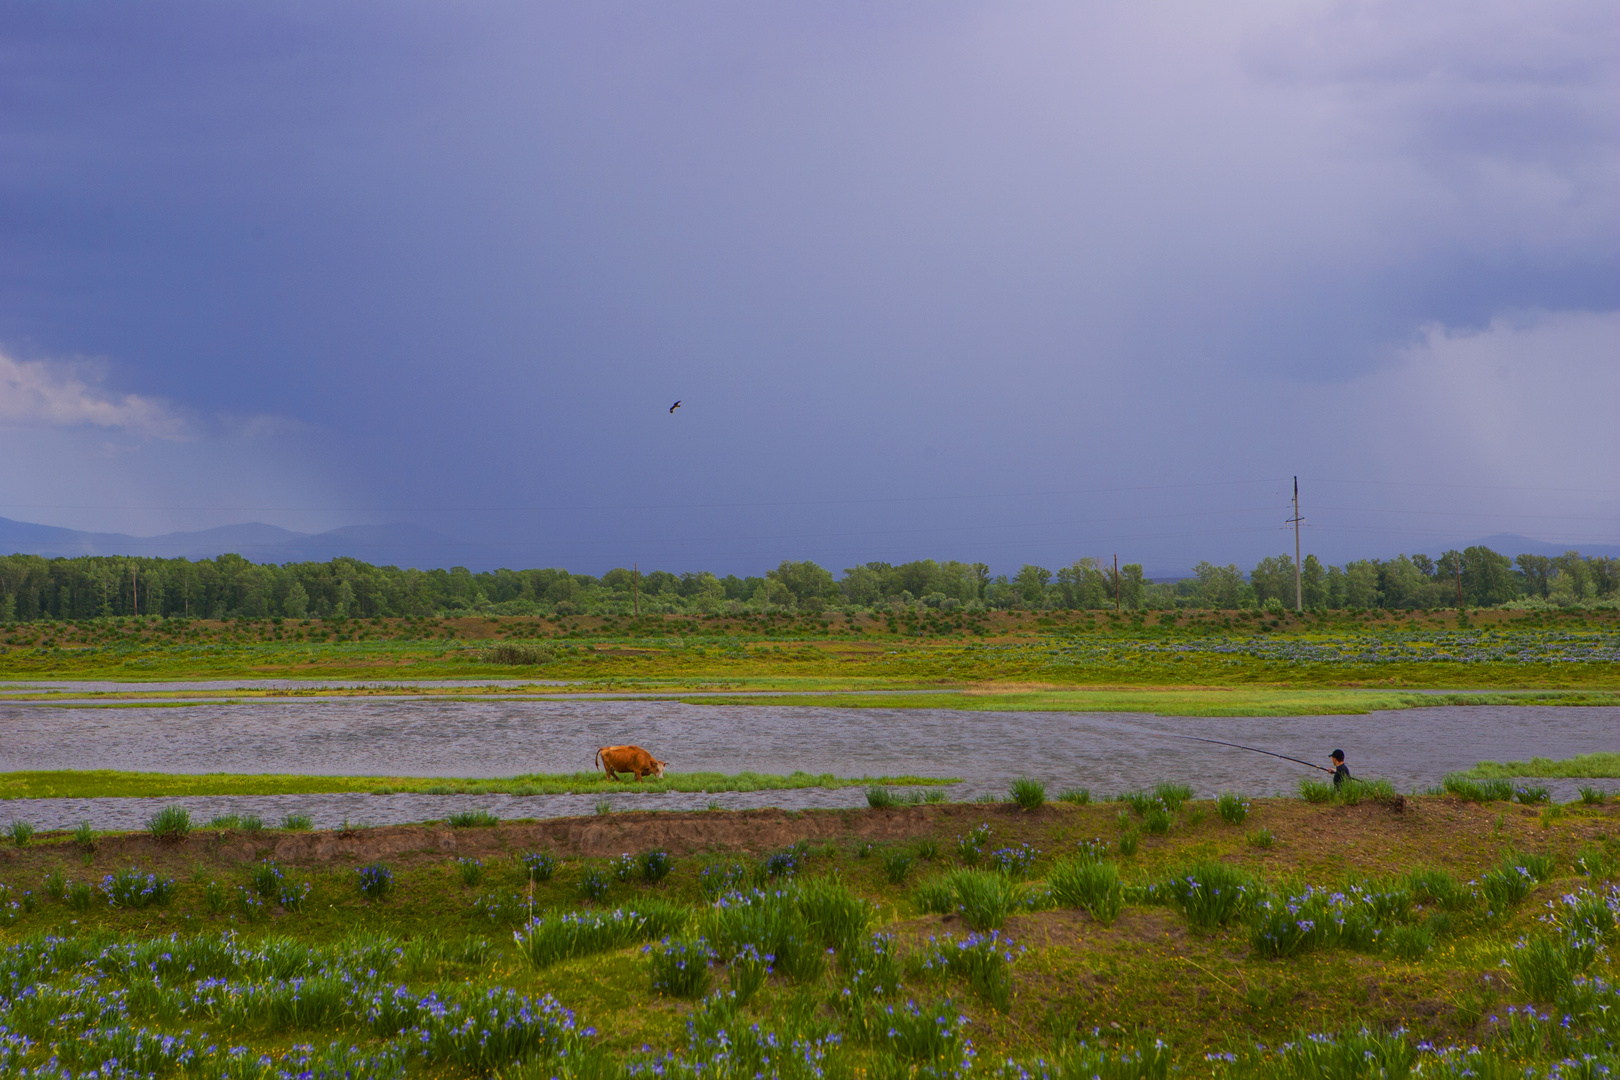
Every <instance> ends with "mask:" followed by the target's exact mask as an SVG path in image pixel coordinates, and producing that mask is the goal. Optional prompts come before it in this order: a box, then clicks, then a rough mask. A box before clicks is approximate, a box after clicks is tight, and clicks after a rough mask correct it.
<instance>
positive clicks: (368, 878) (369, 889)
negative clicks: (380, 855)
mask: <svg viewBox="0 0 1620 1080" xmlns="http://www.w3.org/2000/svg"><path fill="white" fill-rule="evenodd" d="M355 874H356V875H357V876H358V878H359V885H360V895H362V896H364V897H365V898H366V899H368V900H382V899H384V898H386V897H387V896H388V894H389V893H390V892H391V891H393V888H394V872H393V871H392V870H390V869H389V868H388V867H386V866H384V865H383V864H382V863H372V864H371V865H370V866H362V867H360V868H358V869H357V870H355Z"/></svg>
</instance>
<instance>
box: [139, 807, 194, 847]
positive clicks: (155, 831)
mask: <svg viewBox="0 0 1620 1080" xmlns="http://www.w3.org/2000/svg"><path fill="white" fill-rule="evenodd" d="M146 828H147V830H148V831H149V832H151V834H152V836H153V837H154V838H156V839H157V840H159V841H160V842H167V843H175V842H178V841H180V840H184V839H185V838H186V837H187V836H189V835H190V834H191V811H189V810H187V809H186V808H185V807H183V806H178V805H176V806H165V807H164V808H163V809H161V810H159V811H158V812H157V813H155V814H153V815H152V816H151V817H149V818H147V819H146Z"/></svg>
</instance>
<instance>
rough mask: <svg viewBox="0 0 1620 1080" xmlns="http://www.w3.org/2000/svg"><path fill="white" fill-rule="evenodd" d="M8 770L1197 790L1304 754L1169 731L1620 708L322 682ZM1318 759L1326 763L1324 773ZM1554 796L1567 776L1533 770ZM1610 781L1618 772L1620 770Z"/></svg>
mask: <svg viewBox="0 0 1620 1080" xmlns="http://www.w3.org/2000/svg"><path fill="white" fill-rule="evenodd" d="M0 725H3V726H0V771H13V770H21V769H123V770H136V771H154V772H179V773H203V772H234V773H317V774H333V775H390V776H466V777H502V776H513V775H517V774H520V773H528V772H571V771H575V770H588V769H590V768H592V764H593V761H592V759H593V757H594V754H595V751H596V748H597V747H599V746H603V745H607V744H613V743H636V744H639V745H642V746H645V747H647V748H648V749H649V750H651V751H653V752H654V753H655V754H657V755H658V756H660V757H662V758H665V759H667V760H668V761H669V763H670V768H671V769H672V770H674V771H678V772H690V771H698V770H714V771H719V772H727V773H735V772H740V771H744V770H752V771H757V772H765V773H789V772H793V771H795V770H803V771H805V772H810V773H824V772H830V773H835V774H837V775H839V776H862V775H872V776H877V775H885V774H887V775H900V774H915V775H923V776H941V777H959V778H961V780H962V783H961V784H960V785H957V786H955V787H953V788H951V789H949V791H950V797H951V798H952V799H971V798H973V797H975V796H977V795H980V794H985V793H996V794H1000V793H1002V792H1004V791H1005V790H1006V786H1007V783H1008V782H1009V781H1010V780H1011V779H1013V778H1015V777H1018V776H1032V777H1037V778H1039V779H1042V780H1045V781H1046V782H1047V783H1048V785H1049V786H1050V790H1051V792H1052V793H1053V794H1054V795H1055V794H1056V793H1057V791H1058V790H1061V789H1062V788H1066V787H1084V788H1088V789H1090V790H1091V791H1092V793H1093V794H1094V795H1096V796H1106V795H1108V794H1112V793H1114V792H1118V791H1122V790H1127V789H1132V788H1138V787H1144V786H1149V785H1152V784H1154V783H1156V782H1158V781H1161V780H1175V781H1180V782H1184V783H1187V784H1190V785H1192V787H1193V788H1194V790H1195V791H1197V792H1198V793H1199V794H1200V795H1202V796H1209V795H1214V794H1216V793H1217V792H1220V791H1238V792H1243V793H1248V794H1255V795H1269V794H1274V793H1279V792H1292V791H1293V790H1294V789H1295V785H1296V784H1297V782H1298V780H1299V778H1300V777H1301V776H1305V775H1311V774H1310V771H1309V770H1307V769H1305V768H1304V767H1302V766H1300V765H1295V764H1291V763H1289V762H1285V761H1279V760H1277V759H1274V758H1269V757H1265V756H1262V755H1260V754H1254V753H1248V752H1245V751H1241V750H1235V749H1228V748H1226V747H1221V746H1212V745H1209V744H1206V743H1198V742H1193V741H1188V740H1184V739H1179V738H1173V737H1171V736H1196V737H1201V738H1209V739H1220V740H1224V741H1228V742H1238V743H1244V744H1247V745H1250V746H1257V747H1263V748H1265V749H1268V750H1272V751H1275V752H1277V753H1281V754H1288V755H1291V756H1294V757H1298V758H1303V759H1305V760H1307V761H1320V762H1323V763H1324V764H1325V763H1326V760H1327V755H1328V753H1329V751H1331V750H1333V749H1334V748H1336V747H1342V748H1343V749H1344V750H1345V752H1346V754H1347V755H1348V758H1349V765H1350V768H1351V770H1352V771H1353V772H1354V773H1356V774H1357V775H1360V776H1366V777H1384V778H1387V779H1389V780H1391V781H1392V782H1394V784H1395V785H1396V786H1397V787H1398V788H1400V789H1402V790H1410V789H1412V788H1414V787H1416V788H1422V787H1425V786H1428V785H1430V784H1436V783H1439V781H1440V779H1441V778H1442V777H1443V776H1444V775H1445V774H1446V773H1448V772H1452V771H1455V770H1458V769H1465V768H1468V767H1469V766H1471V765H1473V764H1474V763H1475V762H1476V761H1479V760H1481V759H1494V760H1498V761H1503V760H1512V759H1523V758H1529V757H1533V756H1543V757H1552V758H1560V757H1569V756H1572V755H1575V754H1582V753H1590V752H1593V751H1599V750H1611V751H1612V750H1616V749H1620V709H1615V708H1603V707H1592V708H1551V707H1523V706H1475V707H1458V706H1446V707H1439V708H1432V709H1407V710H1403V711H1398V712H1375V713H1371V714H1368V715H1364V716H1296V717H1253V718H1208V719H1204V718H1188V717H1160V716H1151V715H1143V714H1128V713H1053V712H1037V713H984V712H977V713H964V712H953V711H948V710H933V709H876V708H874V709H833V708H814V707H811V708H805V707H793V708H773V707H735V706H731V707H718V706H706V705H701V704H683V703H680V702H674V701H602V700H597V701H586V700H564V701H555V700H550V701H533V700H525V701H432V700H406V699H388V700H364V699H361V700H355V699H318V700H308V699H306V700H295V701H251V702H243V703H239V704H227V703H209V704H203V705H196V706H191V707H186V708H151V709H147V708H119V709H63V708H48V707H37V706H33V705H23V704H16V705H10V706H7V707H6V708H5V709H4V711H3V712H0ZM1315 775H1318V776H1320V775H1321V774H1315ZM1542 782H1543V783H1546V784H1547V786H1549V787H1551V788H1552V789H1553V791H1554V792H1555V793H1556V794H1557V795H1558V796H1559V797H1561V798H1564V799H1568V798H1571V797H1573V796H1574V793H1575V789H1576V787H1577V786H1578V782H1576V781H1551V782H1547V781H1542ZM1599 786H1605V787H1610V788H1615V787H1620V781H1612V782H1607V783H1605V782H1600V783H1599ZM864 798H865V797H864V794H863V792H862V791H861V790H860V789H843V790H821V789H809V790H794V791H769V792H758V793H727V794H721V795H714V796H710V795H705V794H680V793H666V794H659V795H640V796H638V795H635V794H633V787H632V786H631V785H628V784H627V785H626V792H625V794H622V795H614V796H612V797H611V801H612V802H613V804H614V806H615V808H619V809H630V808H667V809H693V808H701V807H704V806H707V805H709V803H710V802H711V800H712V801H714V802H716V803H718V804H719V805H721V806H725V807H728V808H731V807H741V806H780V807H784V808H797V807H812V806H856V805H862V804H864ZM597 800H598V796H594V795H549V796H500V795H481V796H469V795H456V796H435V795H420V794H409V795H387V796H379V795H354V794H341V795H282V796H252V797H249V796H239V797H216V798H188V799H184V800H181V801H182V802H184V803H185V804H186V805H187V806H188V807H189V808H190V809H191V810H192V813H193V816H194V818H200V819H206V818H208V817H210V816H212V815H214V814H219V813H238V814H242V813H257V814H259V815H260V816H261V817H263V818H264V819H265V820H266V821H267V822H270V821H274V820H277V819H279V818H280V817H281V816H282V815H283V814H286V813H289V812H297V813H304V814H309V815H311V816H312V817H313V818H314V820H315V823H316V825H317V826H318V827H326V826H331V825H336V824H338V823H340V822H342V821H344V820H348V821H351V822H370V823H374V824H388V823H399V822H408V821H422V820H427V819H431V818H436V817H443V816H445V815H446V814H447V813H450V812H452V811H454V810H458V809H467V808H470V807H474V806H477V807H485V808H488V809H490V810H492V811H494V812H495V813H497V814H499V815H501V816H503V817H549V816H557V815H566V814H583V813H590V812H592V809H593V807H594V805H595V803H596V802H597ZM168 801H171V800H145V799H38V800H29V801H27V802H22V801H16V802H12V803H9V804H7V805H6V806H4V807H3V808H0V818H3V819H4V820H8V821H9V820H10V819H11V818H12V817H22V818H26V819H27V820H29V821H30V822H32V823H33V824H34V825H35V826H36V827H38V828H42V829H50V828H64V827H69V826H71V825H73V824H76V823H77V822H79V821H81V820H88V821H90V823H91V824H92V825H93V826H95V827H97V828H104V829H114V828H136V827H139V826H140V825H141V823H142V822H144V820H145V818H146V817H147V815H149V814H150V813H151V812H152V810H153V809H154V808H155V807H156V806H158V805H161V804H163V803H166V802H168Z"/></svg>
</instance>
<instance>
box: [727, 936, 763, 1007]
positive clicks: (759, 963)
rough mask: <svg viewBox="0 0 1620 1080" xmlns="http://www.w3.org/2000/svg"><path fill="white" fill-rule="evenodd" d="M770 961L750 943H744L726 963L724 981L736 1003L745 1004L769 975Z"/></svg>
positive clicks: (757, 991)
mask: <svg viewBox="0 0 1620 1080" xmlns="http://www.w3.org/2000/svg"><path fill="white" fill-rule="evenodd" d="M770 974H771V962H770V960H768V959H766V957H765V956H763V955H761V954H760V951H759V950H758V949H757V948H755V947H754V946H753V945H752V944H748V943H744V944H743V945H742V946H741V947H739V948H738V949H737V951H736V952H735V953H733V954H732V957H731V959H730V961H728V962H727V964H726V981H727V982H728V983H729V984H730V985H731V992H732V994H733V995H735V996H736V999H737V1004H739V1005H746V1004H748V1002H749V1001H750V1000H751V999H752V998H753V996H754V995H755V994H757V993H759V991H760V988H761V987H763V986H764V985H765V980H766V979H767V978H769V977H770Z"/></svg>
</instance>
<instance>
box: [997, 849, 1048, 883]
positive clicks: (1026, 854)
mask: <svg viewBox="0 0 1620 1080" xmlns="http://www.w3.org/2000/svg"><path fill="white" fill-rule="evenodd" d="M1040 855H1041V853H1040V852H1039V851H1037V850H1036V849H1035V848H1032V847H1030V846H1029V845H1028V844H1019V845H1018V846H1017V847H1005V848H997V849H996V850H995V851H992V852H991V853H990V855H989V860H988V861H989V863H990V865H991V866H992V867H994V868H995V869H997V870H999V871H1001V872H1002V873H1003V874H1006V875H1007V876H1008V877H1010V878H1015V879H1017V880H1020V881H1021V880H1023V879H1024V878H1027V877H1029V872H1030V871H1031V870H1033V869H1034V868H1035V860H1036V859H1038V858H1040Z"/></svg>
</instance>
